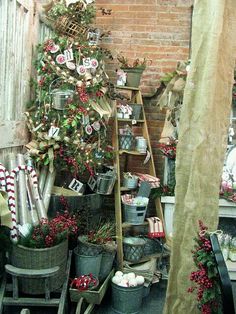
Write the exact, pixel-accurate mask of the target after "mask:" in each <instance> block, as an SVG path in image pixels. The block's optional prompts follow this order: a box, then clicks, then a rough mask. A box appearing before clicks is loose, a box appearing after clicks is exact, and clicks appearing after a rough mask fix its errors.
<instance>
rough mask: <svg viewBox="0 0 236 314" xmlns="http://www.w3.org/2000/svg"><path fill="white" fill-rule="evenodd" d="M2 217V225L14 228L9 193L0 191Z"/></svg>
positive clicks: (0, 213)
mask: <svg viewBox="0 0 236 314" xmlns="http://www.w3.org/2000/svg"><path fill="white" fill-rule="evenodd" d="M0 217H1V225H3V226H7V227H9V228H12V218H11V212H10V210H9V208H8V196H7V192H5V191H3V190H0Z"/></svg>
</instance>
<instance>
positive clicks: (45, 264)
mask: <svg viewBox="0 0 236 314" xmlns="http://www.w3.org/2000/svg"><path fill="white" fill-rule="evenodd" d="M77 231H78V218H77V217H76V216H75V215H71V214H69V212H67V211H65V212H64V213H63V214H57V216H56V217H54V218H53V219H51V220H48V219H41V220H40V223H39V224H38V225H36V226H32V225H30V224H29V225H27V224H25V225H24V226H23V227H22V228H20V237H19V241H18V242H17V244H15V245H13V246H12V250H11V254H10V260H11V264H12V265H13V266H15V267H18V268H27V269H40V270H41V269H45V268H51V267H55V266H59V270H58V272H57V273H56V274H55V275H54V276H53V277H52V278H51V279H50V281H49V287H50V290H51V291H55V290H57V289H58V288H60V287H61V286H62V284H63V282H64V280H65V270H66V264H67V252H68V238H69V239H71V238H72V237H74V236H75V237H76V235H77ZM20 285H21V291H22V292H24V293H28V294H42V293H44V291H45V288H44V287H45V282H44V280H43V279H38V278H32V279H31V278H22V279H21V280H20Z"/></svg>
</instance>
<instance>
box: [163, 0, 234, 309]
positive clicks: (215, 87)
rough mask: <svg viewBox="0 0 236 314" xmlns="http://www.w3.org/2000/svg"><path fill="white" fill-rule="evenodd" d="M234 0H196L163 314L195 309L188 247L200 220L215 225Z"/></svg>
mask: <svg viewBox="0 0 236 314" xmlns="http://www.w3.org/2000/svg"><path fill="white" fill-rule="evenodd" d="M235 21H236V1H235V0H196V1H195V4H194V11H193V26H192V55H191V69H190V72H189V74H188V78H187V82H186V88H185V93H184V104H183V109H182V113H181V120H180V129H179V144H178V151H177V160H176V181H177V183H176V196H175V213H174V232H173V242H172V253H171V268H170V274H169V281H168V289H167V297H166V303H165V309H164V313H165V314H167V313H168V314H178V313H179V314H188V313H191V314H193V313H199V311H198V310H197V307H196V301H195V296H194V295H192V294H189V293H188V292H187V288H188V287H189V286H190V285H191V283H190V281H189V274H190V272H191V271H192V270H193V269H194V266H193V261H192V254H191V249H192V248H193V245H194V241H193V238H194V237H195V236H196V233H197V231H198V220H199V219H201V220H203V222H204V223H205V224H206V225H208V226H209V228H210V230H214V229H216V228H217V224H218V195H219V183H220V176H221V171H222V167H223V159H224V154H225V150H226V144H227V131H228V126H229V116H230V107H231V92H232V84H233V70H234V60H235V56H236V49H234V48H235V39H236V36H235V34H236V28H235Z"/></svg>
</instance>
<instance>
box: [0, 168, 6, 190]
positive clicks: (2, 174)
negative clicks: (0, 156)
mask: <svg viewBox="0 0 236 314" xmlns="http://www.w3.org/2000/svg"><path fill="white" fill-rule="evenodd" d="M7 175H8V171H7V170H6V168H5V167H4V166H3V164H1V163H0V187H1V189H2V190H3V191H5V192H6V186H7V183H6V176H7Z"/></svg>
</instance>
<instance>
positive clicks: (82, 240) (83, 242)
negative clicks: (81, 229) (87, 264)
mask: <svg viewBox="0 0 236 314" xmlns="http://www.w3.org/2000/svg"><path fill="white" fill-rule="evenodd" d="M102 251H103V246H102V245H98V244H93V243H89V242H87V236H79V237H78V254H80V255H87V256H94V255H98V254H100V253H102Z"/></svg>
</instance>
